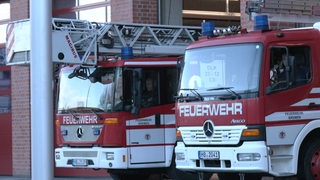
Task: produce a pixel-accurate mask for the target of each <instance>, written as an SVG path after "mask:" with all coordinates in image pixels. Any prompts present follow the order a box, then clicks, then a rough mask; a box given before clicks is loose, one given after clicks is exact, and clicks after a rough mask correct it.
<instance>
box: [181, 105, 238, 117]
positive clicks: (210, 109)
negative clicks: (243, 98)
mask: <svg viewBox="0 0 320 180" xmlns="http://www.w3.org/2000/svg"><path fill="white" fill-rule="evenodd" d="M237 114H239V115H241V114H242V103H231V104H197V105H185V106H180V107H179V115H180V116H185V117H188V116H227V115H237Z"/></svg>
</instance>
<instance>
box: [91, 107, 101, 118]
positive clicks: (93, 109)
mask: <svg viewBox="0 0 320 180" xmlns="http://www.w3.org/2000/svg"><path fill="white" fill-rule="evenodd" d="M88 109H89V110H90V111H91V112H92V113H93V114H94V115H96V117H97V118H98V119H99V120H102V117H101V116H99V114H98V113H97V112H96V110H97V109H96V108H88ZM99 110H100V109H99Z"/></svg>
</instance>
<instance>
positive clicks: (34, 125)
mask: <svg viewBox="0 0 320 180" xmlns="http://www.w3.org/2000/svg"><path fill="white" fill-rule="evenodd" d="M51 14H52V2H51V1H37V0H30V19H31V58H30V59H31V63H30V68H31V70H30V72H31V82H30V83H31V84H30V87H31V168H32V169H31V178H32V180H44V179H46V180H52V179H53V177H54V175H53V162H54V160H53V156H54V153H53V120H52V118H53V100H52V99H53V97H52V60H51V39H52V37H51V16H52V15H51Z"/></svg>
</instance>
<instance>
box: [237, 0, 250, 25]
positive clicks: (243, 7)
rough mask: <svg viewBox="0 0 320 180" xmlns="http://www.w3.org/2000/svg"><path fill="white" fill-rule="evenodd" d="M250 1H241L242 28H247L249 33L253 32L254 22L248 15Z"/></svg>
mask: <svg viewBox="0 0 320 180" xmlns="http://www.w3.org/2000/svg"><path fill="white" fill-rule="evenodd" d="M247 1H249V0H241V1H240V14H241V17H240V24H241V26H242V28H247V30H248V31H252V30H253V21H251V20H250V19H249V15H248V14H246V2H247Z"/></svg>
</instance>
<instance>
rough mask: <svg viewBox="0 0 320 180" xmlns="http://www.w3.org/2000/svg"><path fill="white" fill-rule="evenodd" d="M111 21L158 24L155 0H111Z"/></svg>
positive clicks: (156, 2)
mask: <svg viewBox="0 0 320 180" xmlns="http://www.w3.org/2000/svg"><path fill="white" fill-rule="evenodd" d="M110 5H111V21H112V22H127V23H142V24H158V1H157V0H111V2H110Z"/></svg>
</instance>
